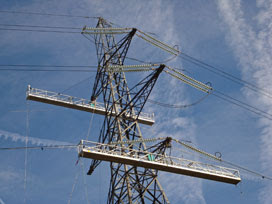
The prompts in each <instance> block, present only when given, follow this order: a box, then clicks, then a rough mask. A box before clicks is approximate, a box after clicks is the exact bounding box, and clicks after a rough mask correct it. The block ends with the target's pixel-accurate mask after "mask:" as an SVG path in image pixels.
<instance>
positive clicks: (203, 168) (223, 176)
mask: <svg viewBox="0 0 272 204" xmlns="http://www.w3.org/2000/svg"><path fill="white" fill-rule="evenodd" d="M79 156H80V157H84V158H89V159H96V160H103V161H110V162H115V163H122V164H127V165H132V166H138V167H143V168H150V169H156V170H160V171H166V172H171V173H176V174H182V175H187V176H192V177H198V178H203V179H209V180H214V181H220V182H224V183H230V184H238V183H239V182H240V181H241V178H240V174H239V171H238V170H235V169H230V168H225V167H221V166H216V165H211V164H204V163H201V162H197V161H191V160H186V159H183V158H177V157H170V156H165V155H159V154H154V153H150V152H144V151H137V150H133V149H128V148H126V147H121V146H116V145H108V144H100V143H95V142H91V141H84V140H81V142H80V144H79Z"/></svg>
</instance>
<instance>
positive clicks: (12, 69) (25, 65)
mask: <svg viewBox="0 0 272 204" xmlns="http://www.w3.org/2000/svg"><path fill="white" fill-rule="evenodd" d="M0 67H33V68H0V71H16V72H17V71H24V72H96V70H90V69H34V68H35V67H41V68H97V66H96V65H41V64H0Z"/></svg>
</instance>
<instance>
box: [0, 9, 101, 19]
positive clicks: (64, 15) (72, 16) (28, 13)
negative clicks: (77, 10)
mask: <svg viewBox="0 0 272 204" xmlns="http://www.w3.org/2000/svg"><path fill="white" fill-rule="evenodd" d="M0 13H10V14H24V15H39V16H55V17H69V18H93V19H98V18H99V17H95V16H79V15H68V14H53V13H39V12H27V11H4V10H0Z"/></svg>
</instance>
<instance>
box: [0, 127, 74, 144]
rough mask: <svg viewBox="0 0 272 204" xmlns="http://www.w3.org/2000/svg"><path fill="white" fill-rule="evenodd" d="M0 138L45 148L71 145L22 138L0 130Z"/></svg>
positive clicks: (61, 142)
mask: <svg viewBox="0 0 272 204" xmlns="http://www.w3.org/2000/svg"><path fill="white" fill-rule="evenodd" d="M0 138H2V139H5V140H8V139H11V140H12V141H13V142H21V143H25V142H26V140H28V142H29V143H31V144H32V145H46V146H53V145H71V143H69V142H63V141H57V140H47V139H41V138H35V137H26V136H22V135H20V134H17V133H12V132H7V131H3V130H0Z"/></svg>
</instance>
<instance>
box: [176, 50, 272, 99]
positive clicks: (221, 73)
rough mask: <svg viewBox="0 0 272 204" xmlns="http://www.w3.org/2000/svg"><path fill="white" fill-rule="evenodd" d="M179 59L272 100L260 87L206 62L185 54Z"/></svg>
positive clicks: (271, 96) (271, 95)
mask: <svg viewBox="0 0 272 204" xmlns="http://www.w3.org/2000/svg"><path fill="white" fill-rule="evenodd" d="M179 57H180V58H182V59H184V60H185V61H188V62H190V63H192V64H195V65H197V66H198V67H200V68H202V69H205V70H208V71H209V72H212V73H214V74H216V75H218V76H221V77H223V78H226V79H228V80H230V81H232V82H234V83H236V84H239V85H242V86H244V87H245V88H247V89H250V90H252V91H254V92H256V93H259V94H262V95H264V96H267V97H269V98H272V94H271V93H269V92H267V90H265V89H263V88H260V87H258V86H256V85H254V84H252V83H250V82H248V81H245V80H242V79H240V78H239V77H236V76H234V75H232V74H230V73H228V72H226V71H223V70H222V69H219V68H217V67H215V66H212V65H210V64H207V63H206V62H203V61H201V60H199V59H196V58H194V57H192V56H190V55H188V54H186V53H180V55H179Z"/></svg>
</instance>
